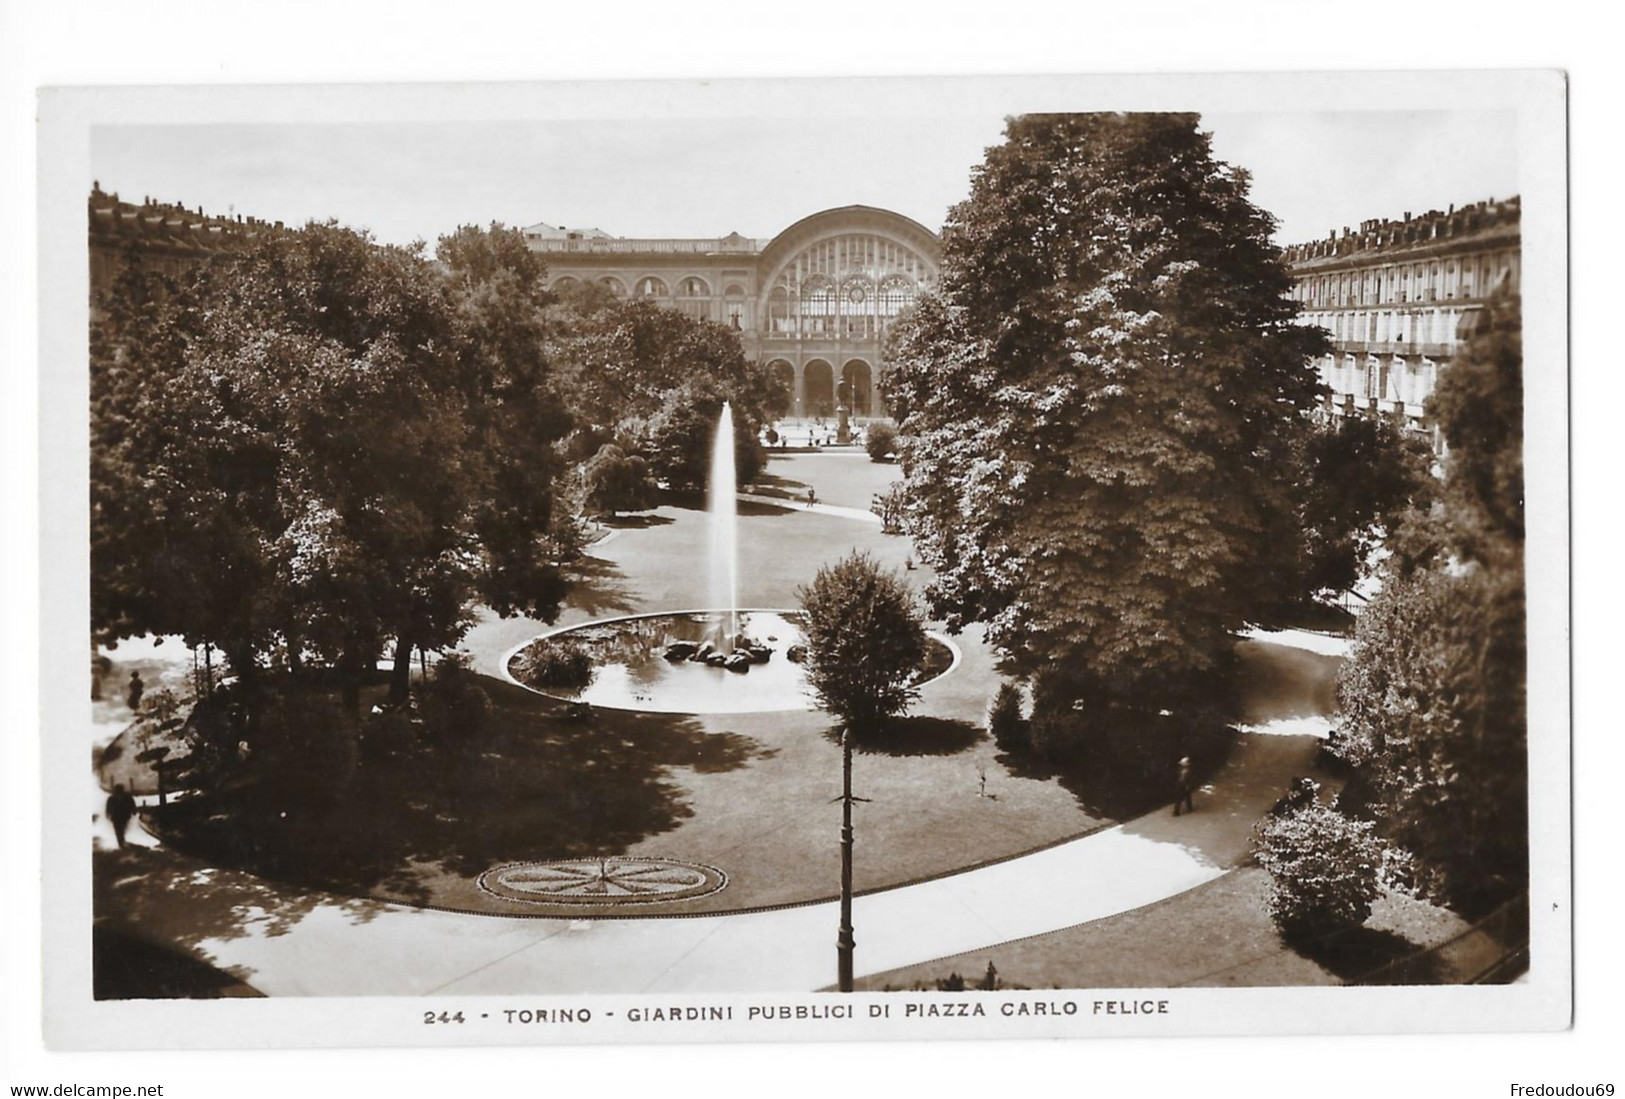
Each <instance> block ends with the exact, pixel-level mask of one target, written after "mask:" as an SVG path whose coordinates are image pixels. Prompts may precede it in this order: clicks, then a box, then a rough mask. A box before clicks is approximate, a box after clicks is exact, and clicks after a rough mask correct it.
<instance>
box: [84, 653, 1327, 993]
mask: <svg viewBox="0 0 1625 1099" xmlns="http://www.w3.org/2000/svg"><path fill="white" fill-rule="evenodd" d="M1254 642H1255V643H1260V644H1269V645H1280V644H1285V645H1287V646H1290V647H1292V648H1296V649H1299V650H1300V651H1303V650H1304V649H1305V648H1308V651H1314V646H1316V645H1318V644H1319V643H1318V642H1316V641H1314V640H1313V639H1312V638H1302V637H1292V636H1288V635H1266V636H1259V637H1255V638H1254ZM1319 647H1321V648H1324V647H1325V646H1324V645H1320V646H1319ZM1321 726H1322V728H1323V727H1324V722H1323V721H1322V722H1321ZM1276 728H1280V730H1281V731H1282V732H1283V733H1285V734H1286V735H1275V733H1274V732H1273V730H1274V729H1276ZM1322 735H1323V734H1322ZM1317 743H1318V742H1317V739H1316V737H1315V735H1313V734H1312V733H1311V732H1310V731H1309V730H1308V729H1306V721H1305V720H1304V719H1303V718H1302V717H1298V716H1288V717H1284V718H1281V719H1279V721H1278V722H1276V723H1270V722H1264V723H1261V724H1259V725H1257V726H1253V727H1250V728H1248V729H1246V730H1245V731H1244V733H1243V735H1242V738H1241V741H1240V743H1239V744H1238V746H1237V749H1236V750H1235V751H1234V752H1233V753H1232V754H1231V757H1230V759H1229V761H1228V762H1227V764H1226V765H1225V766H1224V767H1223V768H1222V769H1221V770H1220V772H1219V773H1218V774H1217V775H1215V776H1214V779H1213V781H1212V783H1211V784H1210V786H1209V787H1207V788H1206V789H1204V790H1203V791H1202V792H1200V793H1199V794H1198V795H1197V811H1196V812H1195V813H1192V814H1186V815H1183V816H1180V817H1174V816H1172V815H1171V814H1169V813H1167V812H1166V810H1161V811H1158V812H1156V813H1152V814H1149V815H1147V816H1145V817H1141V818H1139V819H1137V820H1134V821H1130V822H1126V823H1124V824H1120V825H1116V826H1114V827H1111V828H1107V829H1104V830H1102V831H1099V832H1096V833H1093V834H1091V835H1088V836H1085V837H1082V838H1080V839H1077V840H1073V841H1070V842H1068V843H1064V844H1061V845H1059V846H1057V847H1052V848H1050V849H1048V850H1045V851H1040V852H1037V853H1035V854H1032V855H1028V856H1024V857H1021V858H1017V859H1012V860H1010V861H1007V862H1003V863H999V864H997V865H994V866H989V867H984V868H982V869H979V870H972V871H967V872H965V873H961V874H954V875H951V876H948V877H945V878H939V879H937V880H934V881H928V882H924V883H921V884H917V885H911V886H905V887H902V888H898V889H892V890H887V891H883V892H879V893H874V894H870V895H867V896H862V897H859V898H858V899H857V901H856V902H855V904H854V923H855V925H856V927H857V940H858V945H857V954H856V963H857V972H858V973H859V975H864V974H872V973H880V972H884V971H886V970H891V969H895V968H898V967H900V966H905V965H910V964H914V963H917V962H923V961H929V960H932V959H934V958H940V957H944V956H947V955H952V954H956V953H959V952H962V951H967V950H975V949H980V948H984V947H987V946H991V945H994V944H997V943H1002V942H1007V941H1009V940H1011V939H1016V938H1023V937H1026V936H1030V935H1036V934H1040V933H1043V932H1047V931H1053V930H1058V929H1060V928H1064V927H1070V926H1074V925H1077V924H1080V923H1085V922H1088V921H1091V920H1096V919H1100V918H1102V917H1106V916H1110V915H1114V914H1116V913H1119V912H1123V911H1126V910H1128V909H1132V908H1137V907H1140V906H1142V905H1146V904H1150V903H1151V902H1153V901H1157V900H1160V899H1163V898H1166V897H1170V896H1173V895H1176V894H1179V893H1182V892H1184V891H1186V890H1189V889H1192V888H1194V887H1196V886H1199V885H1201V884H1203V883H1205V882H1209V881H1212V880H1213V879H1215V878H1217V877H1219V876H1220V875H1222V874H1224V873H1226V872H1227V871H1228V870H1230V869H1231V868H1233V867H1235V866H1237V865H1240V864H1241V863H1242V862H1243V861H1245V859H1246V858H1247V855H1248V851H1249V848H1250V843H1249V837H1250V835H1251V831H1252V827H1253V825H1254V823H1255V822H1256V821H1257V820H1258V818H1259V816H1260V815H1261V814H1262V813H1263V812H1265V811H1266V810H1267V809H1268V808H1269V806H1270V805H1271V804H1273V802H1274V800H1275V798H1276V797H1277V796H1278V795H1279V793H1280V792H1281V790H1282V789H1283V788H1284V787H1285V785H1286V784H1287V782H1288V781H1289V780H1290V779H1291V778H1292V777H1293V776H1295V775H1299V774H1304V773H1306V772H1307V770H1308V769H1309V768H1310V767H1311V766H1312V763H1313V758H1314V754H1315V750H1316V747H1317ZM143 838H144V837H143ZM110 840H111V836H110V835H108V836H105V837H99V843H100V845H101V846H104V847H105V846H107V845H109V843H110ZM109 857H113V858H117V859H120V860H129V861H132V862H133V863H136V864H138V863H139V862H146V861H148V860H151V859H154V858H165V859H168V858H174V859H175V860H176V865H175V866H173V867H171V868H169V872H172V873H176V874H182V875H184V874H186V873H188V872H190V873H191V874H192V875H193V876H194V878H195V877H198V876H201V877H202V878H204V879H206V880H207V882H208V884H209V887H210V890H211V892H212V894H213V895H214V896H215V897H216V900H217V903H224V904H226V905H227V906H229V907H230V908H232V910H233V911H235V912H237V913H238V914H239V915H246V917H247V919H246V920H244V921H240V924H239V926H236V927H234V928H233V929H232V932H231V934H230V937H207V936H198V935H196V934H195V933H194V932H195V929H191V928H189V924H190V923H191V922H193V921H191V920H190V919H189V913H188V902H187V900H186V897H185V894H184V893H182V892H177V893H174V894H173V897H174V904H173V905H169V906H165V905H163V904H161V903H160V904H155V903H153V898H151V897H146V898H143V903H142V905H141V925H142V926H141V930H142V931H143V932H144V933H145V934H147V935H149V936H151V935H158V936H164V937H173V938H175V939H177V940H179V941H184V942H190V943H192V944H193V946H194V949H196V950H197V951H198V952H199V953H200V954H202V955H204V956H206V957H207V958H208V960H210V961H211V962H212V963H213V964H214V965H216V966H219V967H221V968H223V969H227V970H229V971H231V972H233V973H235V974H237V975H239V976H241V977H243V978H244V979H245V980H247V981H248V982H249V983H250V984H252V985H253V986H254V987H256V988H258V989H259V990H260V991H262V992H265V993H267V994H270V995H390V994H396V995H424V994H429V993H456V992H466V993H479V994H497V993H505V994H518V993H525V992H528V993H606V994H608V993H639V992H660V991H691V992H748V991H768V990H773V991H799V990H811V989H816V988H820V987H824V986H827V985H829V984H830V983H831V981H832V980H833V978H834V954H835V951H834V940H835V928H836V924H837V907H836V905H834V904H832V903H826V904H816V905H808V906H804V907H800V908H791V909H783V910H779V911H773V912H761V913H749V914H742V915H735V916H711V917H694V918H683V919H659V918H651V919H631V920H605V921H590V920H575V921H572V920H553V919H504V918H500V917H490V916H471V915H462V914H456V913H449V912H440V911H432V910H425V909H416V908H410V907H406V906H398V905H389V904H383V903H380V902H358V901H355V900H354V899H348V898H340V897H311V896H309V895H308V894H307V895H304V896H302V897H301V898H300V900H299V903H298V904H297V908H298V910H299V915H298V917H297V918H296V919H293V920H288V919H279V918H276V916H275V913H276V912H277V910H278V908H279V907H280V903H279V901H280V898H279V897H278V893H279V890H278V888H277V887H276V886H274V885H270V884H269V883H266V882H264V881H261V880H259V879H256V878H253V877H251V876H250V875H246V874H239V873H236V872H232V871H226V870H215V869H209V868H206V867H202V866H201V865H199V866H196V867H188V866H187V864H186V863H187V860H184V859H181V858H179V857H176V856H173V855H171V854H170V853H168V852H145V853H124V854H120V855H111V853H109ZM857 857H858V858H860V859H861V858H862V857H863V848H862V836H861V834H860V835H859V838H858V847H857ZM133 868H134V866H132V869H133ZM128 880H132V881H133V880H135V879H134V878H133V877H132V878H131V879H128ZM117 887H118V886H117V883H115V884H114V885H113V886H112V888H113V889H114V890H115V895H116V890H117Z"/></svg>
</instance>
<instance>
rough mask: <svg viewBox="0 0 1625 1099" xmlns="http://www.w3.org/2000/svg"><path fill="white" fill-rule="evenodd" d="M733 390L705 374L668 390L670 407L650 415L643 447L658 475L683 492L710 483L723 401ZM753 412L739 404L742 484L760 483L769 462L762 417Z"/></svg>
mask: <svg viewBox="0 0 1625 1099" xmlns="http://www.w3.org/2000/svg"><path fill="white" fill-rule="evenodd" d="M732 393H733V391H732V390H731V389H729V388H728V387H727V386H726V385H725V384H724V383H721V382H718V381H717V380H715V379H713V378H710V377H706V376H700V377H695V378H690V379H689V380H688V381H686V382H684V383H683V384H682V385H680V386H678V387H677V388H676V389H674V390H672V391H671V392H669V393H667V394H666V398H665V400H666V406H665V407H664V408H663V409H661V410H660V411H659V412H658V413H656V414H655V415H654V416H653V417H651V418H650V419H649V421H648V423H647V424H646V425H645V427H644V430H643V432H642V440H643V449H644V452H645V453H646V454H647V455H648V457H649V468H650V470H651V472H653V474H654V475H655V476H656V477H658V478H659V479H661V480H663V481H665V482H666V484H667V485H668V486H669V487H671V488H673V489H677V490H679V491H692V490H697V489H703V488H704V487H705V485H706V481H707V479H708V478H709V477H710V475H711V447H712V442H713V440H714V439H715V437H716V431H717V423H718V422H719V420H720V418H721V416H722V405H723V403H724V402H726V401H729V400H730V399H731V395H732ZM752 415H753V413H752V412H751V411H750V410H749V409H748V408H747V409H745V410H743V411H742V410H741V409H739V408H738V407H735V408H734V418H733V425H734V476H735V477H736V478H737V479H738V483H739V484H742V485H743V484H749V483H750V482H752V481H754V480H755V479H756V477H757V475H758V474H759V473H760V472H761V470H762V467H763V466H764V465H766V464H767V456H766V454H765V453H764V451H763V449H762V444H761V442H760V441H758V439H757V434H758V431H759V430H760V429H759V426H758V425H759V421H757V420H754V419H752V418H751V417H752Z"/></svg>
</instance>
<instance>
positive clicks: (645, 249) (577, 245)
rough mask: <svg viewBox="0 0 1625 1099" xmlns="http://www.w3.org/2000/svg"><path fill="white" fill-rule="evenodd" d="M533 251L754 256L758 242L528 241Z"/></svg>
mask: <svg viewBox="0 0 1625 1099" xmlns="http://www.w3.org/2000/svg"><path fill="white" fill-rule="evenodd" d="M527 239H528V243H529V244H530V246H531V248H532V249H534V250H535V251H538V252H576V253H581V254H584V255H604V256H626V255H643V256H647V255H656V256H696V255H701V256H703V255H709V254H711V253H714V252H733V253H740V252H743V253H752V252H756V251H758V249H757V247H756V242H755V241H754V240H750V239H747V238H743V237H742V238H740V239H738V240H727V239H725V238H719V237H707V238H696V239H692V240H683V239H678V238H672V239H650V240H637V239H631V238H621V237H610V238H604V237H583V238H581V239H579V240H561V239H558V238H554V237H530V238H527Z"/></svg>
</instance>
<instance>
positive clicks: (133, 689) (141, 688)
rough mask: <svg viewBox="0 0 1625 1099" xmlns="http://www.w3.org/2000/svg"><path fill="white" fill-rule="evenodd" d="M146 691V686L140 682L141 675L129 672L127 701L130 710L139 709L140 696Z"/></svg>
mask: <svg viewBox="0 0 1625 1099" xmlns="http://www.w3.org/2000/svg"><path fill="white" fill-rule="evenodd" d="M146 691H147V685H146V684H145V683H143V682H141V673H140V672H131V673H130V694H129V697H128V701H129V703H130V709H132V710H139V709H141V696H142V695H143V694H145V693H146Z"/></svg>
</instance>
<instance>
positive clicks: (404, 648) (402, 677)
mask: <svg viewBox="0 0 1625 1099" xmlns="http://www.w3.org/2000/svg"><path fill="white" fill-rule="evenodd" d="M413 645H414V642H413V640H412V637H411V635H410V634H406V633H403V634H401V635H400V636H399V637H398V638H396V639H395V666H394V667H393V668H391V669H390V673H389V700H390V702H392V703H395V704H397V705H399V704H400V703H403V702H405V701H406V699H407V696H408V695H409V694H411V691H412V647H413Z"/></svg>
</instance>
